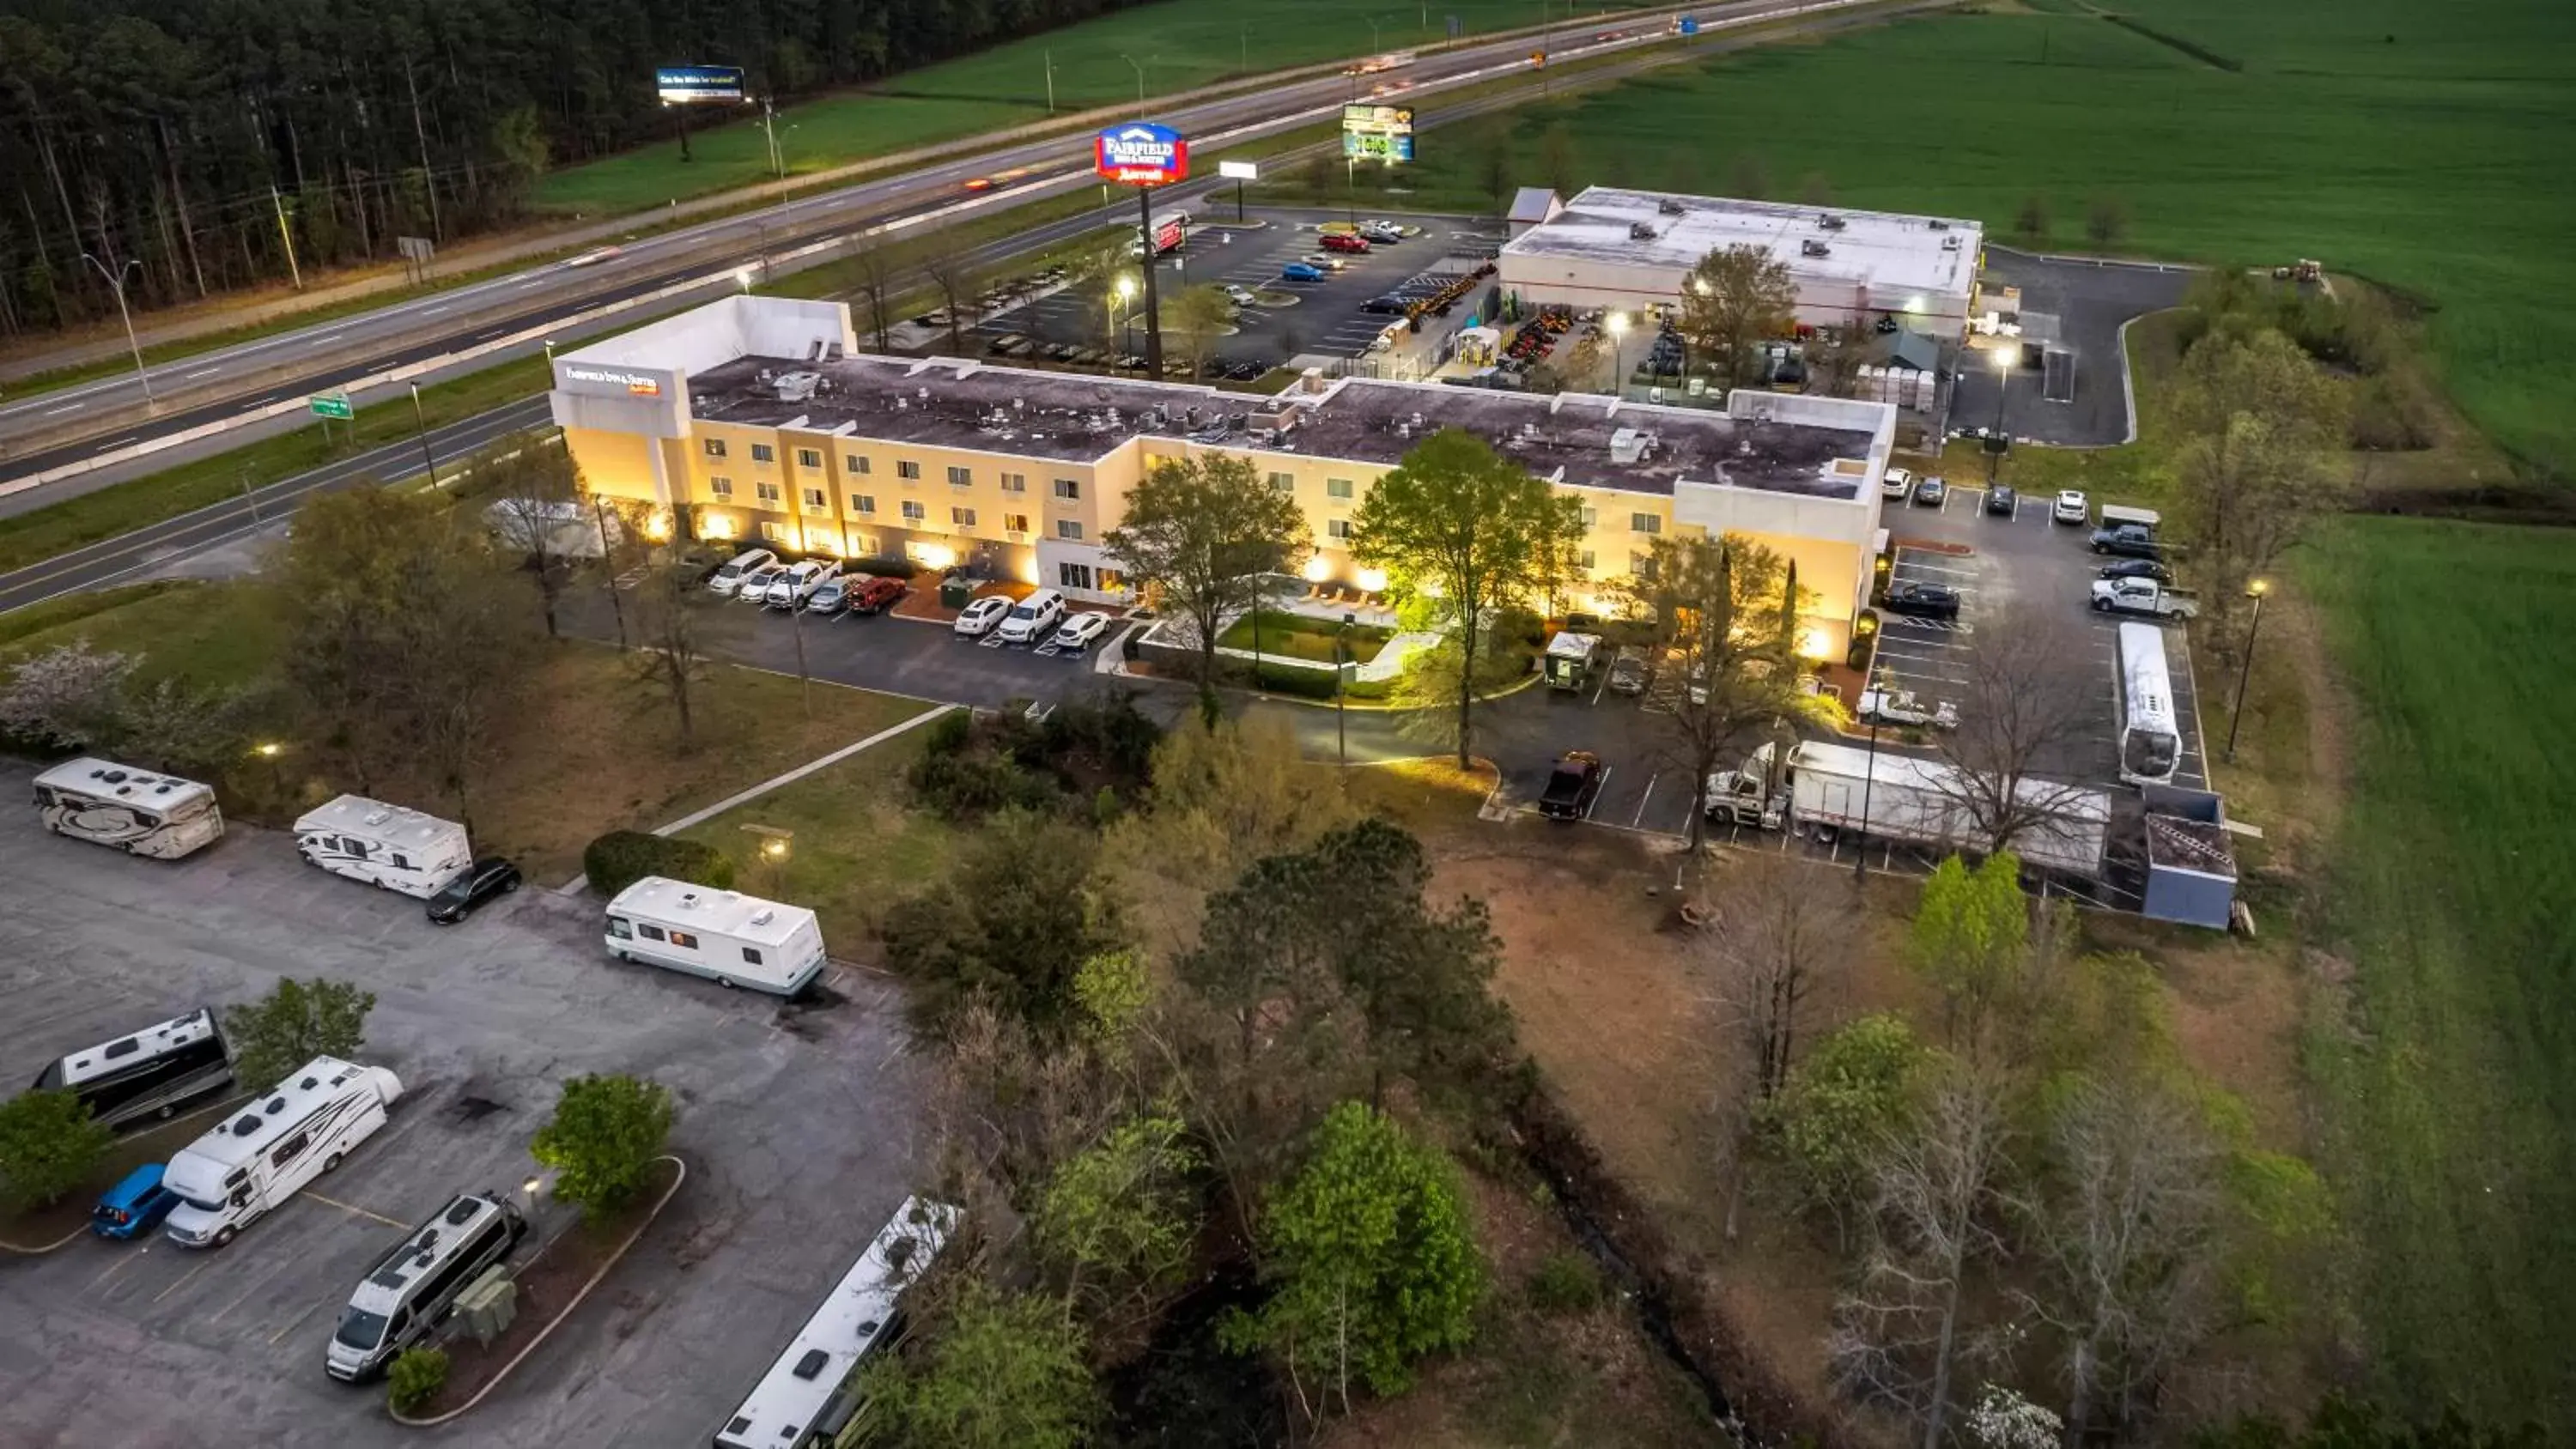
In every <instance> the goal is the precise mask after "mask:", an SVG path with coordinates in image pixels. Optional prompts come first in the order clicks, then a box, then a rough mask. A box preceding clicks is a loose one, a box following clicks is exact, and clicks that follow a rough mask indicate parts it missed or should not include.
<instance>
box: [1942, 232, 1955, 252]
mask: <svg viewBox="0 0 2576 1449" xmlns="http://www.w3.org/2000/svg"><path fill="white" fill-rule="evenodd" d="M1958 249H1959V239H1958V238H1957V237H1954V236H1945V237H1943V238H1941V250H1943V251H1945V252H1955V251H1957V250H1958Z"/></svg>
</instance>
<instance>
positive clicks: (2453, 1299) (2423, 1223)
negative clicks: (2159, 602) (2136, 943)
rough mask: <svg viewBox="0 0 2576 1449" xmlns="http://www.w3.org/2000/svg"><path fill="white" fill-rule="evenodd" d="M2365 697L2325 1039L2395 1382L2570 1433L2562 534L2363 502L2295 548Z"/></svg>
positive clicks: (2409, 1399)
mask: <svg viewBox="0 0 2576 1449" xmlns="http://www.w3.org/2000/svg"><path fill="white" fill-rule="evenodd" d="M2299 577H2300V580H2301V582H2302V583H2303V585H2304V586H2305V587H2306V588H2307V589H2308V590H2310V591H2311V592H2312V593H2313V594H2314V596H2315V597H2316V598H2317V600H2318V601H2319V602H2320V603H2321V604H2322V605H2323V607H2324V609H2325V612H2326V617H2327V619H2328V628H2329V633H2330V636H2331V639H2332V642H2333V647H2334V652H2335V655H2336V658H2337V659H2338V661H2339V662H2340V664H2341V666H2342V670H2343V672H2344V674H2345V676H2346V677H2347V679H2348V680H2349V682H2350V685H2351V689H2352V693H2353V695H2354V698H2355V700H2356V702H2357V705H2358V717H2357V718H2355V719H2353V720H2352V721H2351V722H2350V724H2349V726H2348V728H2347V730H2346V734H2347V736H2348V738H2349V739H2350V740H2351V742H2352V759H2351V762H2350V763H2351V767H2352V775H2353V779H2354V786H2355V788H2354V791H2353V795H2352V798H2351V799H2350V800H2349V802H2348V803H2347V806H2346V815H2345V818H2344V822H2343V833H2342V836H2341V838H2340V840H2339V841H2338V842H2337V849H2336V852H2335V866H2334V874H2333V879H2332V882H2331V902H2330V905H2331V912H2330V914H2331V934H2330V935H2328V936H2327V937H2326V938H2325V940H2324V941H2323V943H2322V944H2323V945H2324V948H2325V949H2326V950H2328V951H2330V952H2332V953H2333V954H2334V955H2335V956H2337V957H2339V958H2341V959H2342V960H2344V961H2345V962H2347V963H2348V964H2349V966H2350V967H2351V969H2352V972H2353V978H2352V986H2351V991H2352V993H2353V995H2352V1001H2351V1008H2352V1009H2351V1012H2350V1019H2349V1020H2348V1021H2346V1022H2328V1023H2323V1024H2321V1025H2320V1026H2319V1028H2318V1029H2317V1030H2316V1031H2315V1033H2314V1034H2313V1037H2312V1041H2311V1047H2310V1056H2311V1059H2312V1065H2313V1068H2314V1070H2315V1073H2316V1075H2317V1077H2318V1079H2319V1080H2320V1081H2321V1082H2322V1083H2323V1084H2324V1087H2325V1090H2326V1104H2325V1105H2326V1106H2327V1107H2328V1112H2327V1114H2326V1115H2327V1122H2328V1125H2329V1128H2330V1133H2329V1143H2328V1146H2329V1149H2330V1151H2329V1156H2328V1159H2327V1160H2328V1162H2329V1164H2330V1165H2331V1166H2332V1168H2333V1169H2334V1176H2335V1177H2336V1179H2337V1180H2338V1182H2339V1185H2340V1187H2341V1189H2342V1192H2343V1201H2344V1206H2345V1212H2346V1216H2347V1221H2348V1225H2349V1226H2350V1227H2351V1228H2352V1229H2353V1230H2354V1232H2355V1233H2356V1235H2357V1239H2358V1241H2359V1243H2360V1245H2361V1247H2362V1249H2363V1251H2364V1254H2365V1262H2364V1266H2363V1268H2362V1270H2361V1271H2360V1272H2359V1273H2357V1274H2356V1275H2355V1279H2354V1289H2355V1292H2356V1294H2357V1298H2358V1302H2357V1305H2356V1306H2357V1307H2358V1308H2359V1309H2360V1310H2361V1315H2362V1320H2363V1322H2364V1323H2365V1324H2366V1325H2367V1327H2368V1328H2369V1330H2370V1332H2371V1336H2372V1338H2373V1340H2374V1345H2375V1347H2376V1348H2377V1349H2378V1351H2379V1353H2378V1380H2379V1383H2380V1385H2381V1386H2382V1387H2383V1388H2384V1389H2385V1390H2386V1391H2387V1392H2388V1393H2390V1394H2392V1395H2394V1396H2396V1397H2398V1398H2399V1399H2400V1400H2401V1401H2402V1402H2406V1403H2408V1404H2409V1405H2411V1406H2412V1407H2415V1408H2418V1409H2421V1410H2425V1411H2428V1412H2430V1411H2438V1410H2439V1408H2440V1407H2441V1401H2442V1399H2443V1397H2444V1396H2445V1395H2446V1394H2448V1395H2454V1396H2456V1397H2457V1398H2458V1399H2459V1400H2460V1401H2461V1403H2462V1404H2463V1405H2464V1406H2465V1407H2467V1408H2468V1409H2469V1410H2471V1411H2472V1412H2473V1413H2474V1414H2476V1415H2478V1416H2480V1417H2482V1418H2484V1419H2485V1420H2487V1421H2488V1422H2491V1423H2496V1424H2506V1423H2512V1422H2517V1421H2519V1420H2520V1419H2522V1418H2523V1417H2524V1416H2526V1415H2531V1416H2536V1417H2538V1418H2539V1419H2540V1420H2541V1421H2542V1422H2543V1423H2545V1424H2547V1425H2548V1426H2549V1427H2550V1428H2552V1429H2554V1430H2555V1431H2556V1432H2557V1433H2558V1434H2560V1435H2562V1436H2563V1435H2564V1434H2566V1433H2567V1432H2569V1431H2570V1429H2571V1428H2576V1367H2571V1366H2576V1358H2571V1357H2570V1356H2569V1354H2568V1352H2567V1347H2566V1341H2565V1339H2564V1337H2563V1335H2562V1333H2561V1325H2563V1324H2564V1323H2566V1322H2567V1321H2568V1319H2569V1318H2570V1317H2571V1316H2576V1134H2571V1133H2570V1131H2569V1124H2570V1123H2576V1068H2571V1066H2570V1062H2571V1061H2576V930H2571V929H2570V927H2569V925H2568V914H2567V912H2568V903H2569V901H2571V900H2576V855H2571V852H2570V850H2569V840H2570V838H2571V837H2570V824H2569V821H2570V818H2571V813H2576V757H2571V756H2570V755H2569V753H2568V751H2567V749H2566V746H2565V722H2566V720H2567V719H2568V718H2569V717H2570V715H2571V714H2576V684H2571V683H2570V681H2569V677H2568V674H2567V671H2566V669H2565V668H2564V667H2563V666H2564V660H2565V657H2566V647H2565V641H2566V632H2565V615H2566V601H2567V600H2568V599H2570V598H2576V552H2571V551H2570V550H2569V548H2568V539H2567V536H2566V535H2565V534H2564V533H2561V532H2558V531H2555V530H2545V529H2520V530H2517V529H2509V528H2499V527H2491V526H2483V525H2474V524H2451V523H2422V522H2407V521H2399V520H2388V519H2352V520H2347V521H2345V522H2343V523H2341V524H2339V525H2337V526H2336V527H2335V528H2333V529H2332V530H2331V531H2330V532H2328V533H2327V534H2326V535H2325V536H2324V537H2323V538H2322V539H2321V540H2320V541H2319V542H2318V544H2317V546H2315V547H2314V548H2311V549H2309V550H2307V551H2306V556H2305V557H2304V559H2302V561H2301V564H2300V568H2299Z"/></svg>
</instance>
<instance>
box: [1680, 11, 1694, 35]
mask: <svg viewBox="0 0 2576 1449" xmlns="http://www.w3.org/2000/svg"><path fill="white" fill-rule="evenodd" d="M1679 28H1680V30H1681V33H1682V34H1684V35H1697V34H1699V17H1698V16H1696V15H1685V16H1683V17H1682V20H1681V25H1680V27H1679Z"/></svg>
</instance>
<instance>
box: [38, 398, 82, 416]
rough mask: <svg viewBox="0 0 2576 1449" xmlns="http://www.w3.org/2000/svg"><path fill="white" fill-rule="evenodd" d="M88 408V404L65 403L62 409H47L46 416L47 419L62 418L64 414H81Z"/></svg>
mask: <svg viewBox="0 0 2576 1449" xmlns="http://www.w3.org/2000/svg"><path fill="white" fill-rule="evenodd" d="M88 406H89V404H88V403H85V402H76V403H65V404H63V405H62V406H61V407H58V408H47V409H45V416H46V417H49V418H52V417H60V416H62V415H63V414H64V413H76V412H79V411H80V410H81V409H82V408H85V407H88Z"/></svg>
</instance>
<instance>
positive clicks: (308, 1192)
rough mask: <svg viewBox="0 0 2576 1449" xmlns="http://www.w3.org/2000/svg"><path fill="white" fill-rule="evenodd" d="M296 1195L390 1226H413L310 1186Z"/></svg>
mask: <svg viewBox="0 0 2576 1449" xmlns="http://www.w3.org/2000/svg"><path fill="white" fill-rule="evenodd" d="M296 1196H298V1197H309V1198H311V1199H313V1200H314V1201H315V1202H318V1203H320V1204H322V1205H323V1206H324V1207H335V1208H338V1209H339V1210H340V1211H342V1212H344V1213H356V1214H357V1215H358V1216H359V1217H362V1218H365V1219H366V1220H367V1221H369V1222H373V1223H383V1224H384V1225H385V1226H386V1227H389V1228H408V1227H410V1226H411V1224H409V1223H398V1222H395V1221H394V1220H393V1219H392V1218H389V1217H386V1216H385V1215H384V1214H383V1213H371V1212H369V1211H367V1210H366V1209H365V1208H362V1207H360V1206H358V1205H357V1204H356V1203H351V1202H342V1201H340V1200H339V1199H338V1198H336V1197H324V1196H323V1195H322V1194H320V1193H318V1192H315V1191H314V1190H313V1189H311V1188H309V1187H308V1188H306V1189H304V1191H302V1192H300V1193H297V1194H296Z"/></svg>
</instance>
